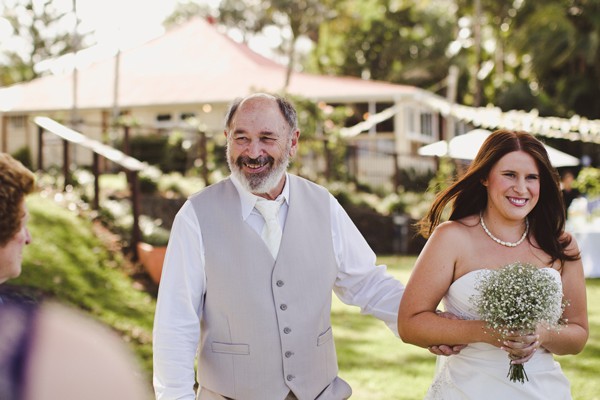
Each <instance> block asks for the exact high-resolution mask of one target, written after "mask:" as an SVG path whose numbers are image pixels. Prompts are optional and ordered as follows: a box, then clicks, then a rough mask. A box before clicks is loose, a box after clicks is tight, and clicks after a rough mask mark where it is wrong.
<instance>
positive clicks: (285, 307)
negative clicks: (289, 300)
mask: <svg viewBox="0 0 600 400" xmlns="http://www.w3.org/2000/svg"><path fill="white" fill-rule="evenodd" d="M279 308H280V309H281V310H282V311H285V310H287V305H286V304H282V305H280V306H279Z"/></svg>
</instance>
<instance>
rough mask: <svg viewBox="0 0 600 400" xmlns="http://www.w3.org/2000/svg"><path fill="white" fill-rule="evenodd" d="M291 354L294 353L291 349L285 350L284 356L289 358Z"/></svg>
mask: <svg viewBox="0 0 600 400" xmlns="http://www.w3.org/2000/svg"><path fill="white" fill-rule="evenodd" d="M293 355H294V353H292V352H291V351H286V352H285V358H290V357H291V356H293Z"/></svg>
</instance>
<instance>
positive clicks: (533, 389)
mask: <svg viewBox="0 0 600 400" xmlns="http://www.w3.org/2000/svg"><path fill="white" fill-rule="evenodd" d="M547 269H548V270H549V271H550V273H551V274H553V276H555V277H556V279H557V281H558V282H560V273H559V272H558V271H556V270H554V269H551V268H547ZM480 272H482V270H479V271H473V272H470V273H468V274H466V275H464V276H462V277H460V278H459V279H457V280H456V281H455V282H454V283H452V285H451V286H450V289H449V290H448V293H447V294H446V296H445V297H444V300H443V304H444V308H445V309H446V310H447V311H450V312H452V313H454V314H456V315H458V316H460V317H461V318H463V319H479V318H478V315H477V314H476V312H475V311H474V310H473V306H472V304H471V302H470V300H469V299H470V297H471V296H473V295H474V294H475V283H476V279H477V276H478V273H480ZM557 301H561V299H557ZM508 369H509V360H508V353H506V352H505V351H503V350H500V349H499V348H498V347H495V346H492V345H490V344H487V343H474V344H471V345H469V346H467V347H466V348H465V349H463V350H462V351H461V352H460V354H458V355H453V356H449V357H442V356H438V360H437V366H436V374H435V377H434V380H433V383H432V385H431V387H430V388H429V391H428V392H427V395H426V396H425V399H426V400H458V399H461V400H466V399H469V400H482V399H486V400H488V399H497V400H501V399H502V400H506V399H509V400H522V399H523V400H524V399H528V400H529V399H532V400H533V399H536V400H537V399H539V400H565V399H571V387H570V384H569V381H568V380H567V378H566V377H565V375H564V374H563V372H562V370H561V368H560V365H559V364H558V362H556V361H555V360H554V358H553V356H552V354H551V353H549V352H547V351H546V350H544V349H542V348H540V349H539V350H538V351H537V352H536V354H535V355H534V356H533V358H531V360H529V361H528V362H527V363H525V372H526V373H527V377H528V378H529V381H527V380H526V381H525V382H524V383H521V382H512V381H511V380H510V379H509V378H508V377H507V376H506V375H507V373H508Z"/></svg>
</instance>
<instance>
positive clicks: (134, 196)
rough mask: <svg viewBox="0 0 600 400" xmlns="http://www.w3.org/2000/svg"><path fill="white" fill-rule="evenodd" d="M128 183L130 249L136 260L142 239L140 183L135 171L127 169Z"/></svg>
mask: <svg viewBox="0 0 600 400" xmlns="http://www.w3.org/2000/svg"><path fill="white" fill-rule="evenodd" d="M127 175H128V176H129V185H130V188H131V212H132V214H133V225H132V226H131V251H132V258H133V260H134V261H137V260H138V256H139V255H138V251H137V245H138V243H139V242H140V241H141V239H142V234H141V231H140V184H139V180H138V173H137V171H128V172H127Z"/></svg>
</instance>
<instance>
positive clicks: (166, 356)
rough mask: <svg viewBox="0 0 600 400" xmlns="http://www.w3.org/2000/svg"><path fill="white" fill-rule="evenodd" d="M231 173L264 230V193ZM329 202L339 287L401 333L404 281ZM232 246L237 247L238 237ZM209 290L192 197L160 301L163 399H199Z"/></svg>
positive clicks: (158, 380) (175, 237) (158, 371)
mask: <svg viewBox="0 0 600 400" xmlns="http://www.w3.org/2000/svg"><path fill="white" fill-rule="evenodd" d="M230 178H231V180H232V182H233V184H234V185H235V187H236V189H237V190H238V193H239V195H240V201H241V211H242V218H243V219H244V221H245V222H246V223H248V224H249V225H250V226H251V227H252V228H253V229H254V230H255V231H256V232H257V233H258V234H259V235H260V232H261V231H262V228H263V225H264V223H265V222H264V218H263V217H262V215H261V214H260V213H259V212H258V211H257V210H256V209H255V208H254V205H255V203H256V201H257V199H258V197H257V196H255V195H254V194H252V193H250V192H248V191H247V190H245V189H244V188H243V187H242V186H241V184H240V183H239V182H238V181H236V179H235V177H233V176H231V177H230ZM288 182H289V180H288V179H286V184H285V186H284V189H283V191H282V193H281V195H280V197H283V198H284V201H283V204H282V206H281V208H280V210H279V222H280V224H281V227H282V228H283V227H284V226H285V220H286V216H287V212H288V208H289V207H290V197H289V186H288ZM278 198H279V197H278ZM329 204H330V209H331V235H332V237H333V247H334V251H335V256H336V260H337V263H338V276H337V279H336V283H335V286H334V287H333V291H334V292H335V294H336V295H337V296H338V298H339V299H340V300H341V301H343V302H344V303H346V304H352V305H356V306H359V307H360V308H361V312H362V313H363V314H371V315H373V316H375V317H376V318H378V319H381V320H383V321H384V322H385V323H386V324H387V325H388V327H389V328H390V329H391V330H392V331H393V332H394V334H396V336H398V331H397V317H398V306H399V304H400V298H401V296H402V293H403V292H404V286H403V285H402V284H401V283H400V282H399V281H397V280H396V279H394V278H393V277H391V276H390V275H389V274H387V272H386V267H385V266H384V265H376V255H375V253H374V252H373V251H372V250H371V248H370V247H369V245H368V244H367V242H366V240H365V239H364V237H363V236H362V234H361V233H360V232H359V231H358V229H357V228H356V226H355V225H354V223H353V222H352V220H351V219H350V217H349V216H348V214H347V213H346V211H345V210H344V209H343V208H342V207H341V205H340V204H339V203H338V201H337V200H336V199H335V198H334V197H333V196H332V195H331V194H330V201H329ZM223 212H227V211H223ZM299 245H301V243H300V244H299ZM231 246H232V248H234V247H235V238H232V243H231ZM205 290H206V276H205V273H204V248H203V242H202V232H201V231H200V226H199V223H198V218H197V217H196V214H195V212H194V209H193V207H192V205H191V203H190V202H189V201H187V202H186V203H185V204H184V205H183V206H182V207H181V209H180V210H179V212H178V213H177V215H176V217H175V220H174V222H173V227H172V229H171V235H170V238H169V245H168V248H167V253H166V256H165V262H164V266H163V271H162V276H161V282H160V289H159V295H158V301H157V304H156V314H155V319H154V343H153V351H154V388H155V392H156V398H157V399H169V400H174V399H185V400H194V399H195V395H194V390H193V385H194V382H195V371H194V361H195V357H196V351H197V348H198V341H199V338H200V323H199V321H200V320H201V318H202V310H203V298H204V293H205Z"/></svg>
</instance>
